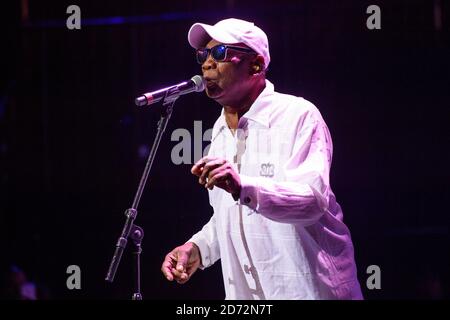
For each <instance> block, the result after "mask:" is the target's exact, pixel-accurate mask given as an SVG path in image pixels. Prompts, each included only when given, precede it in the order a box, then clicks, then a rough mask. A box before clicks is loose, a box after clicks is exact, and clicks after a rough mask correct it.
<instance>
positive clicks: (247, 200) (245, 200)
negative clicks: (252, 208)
mask: <svg viewBox="0 0 450 320" xmlns="http://www.w3.org/2000/svg"><path fill="white" fill-rule="evenodd" d="M251 201H252V199H250V197H245V198H244V203H250V202H251Z"/></svg>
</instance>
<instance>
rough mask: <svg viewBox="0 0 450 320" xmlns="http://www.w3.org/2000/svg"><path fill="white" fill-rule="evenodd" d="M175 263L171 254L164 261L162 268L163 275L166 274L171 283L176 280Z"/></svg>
mask: <svg viewBox="0 0 450 320" xmlns="http://www.w3.org/2000/svg"><path fill="white" fill-rule="evenodd" d="M174 262H175V259H174V256H173V254H172V252H171V253H169V254H168V255H166V258H165V259H164V262H163V264H162V266H161V271H162V273H163V274H164V276H165V277H166V279H167V280H169V281H173V279H174V275H173V273H172V269H173V265H174Z"/></svg>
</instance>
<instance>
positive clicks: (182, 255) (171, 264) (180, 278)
mask: <svg viewBox="0 0 450 320" xmlns="http://www.w3.org/2000/svg"><path fill="white" fill-rule="evenodd" d="M190 255H191V252H190V251H189V250H187V247H186V245H184V246H180V247H177V248H175V249H174V250H173V251H172V252H170V253H169V254H167V255H166V257H165V259H164V262H163V264H162V266H161V271H162V273H163V274H164V276H165V277H166V279H167V280H169V281H173V280H175V281H177V282H178V283H180V284H183V283H185V282H187V281H188V280H189V278H190V276H191V275H192V274H193V273H194V272H195V270H196V269H197V267H198V265H199V264H200V262H199V261H194V263H189V258H190Z"/></svg>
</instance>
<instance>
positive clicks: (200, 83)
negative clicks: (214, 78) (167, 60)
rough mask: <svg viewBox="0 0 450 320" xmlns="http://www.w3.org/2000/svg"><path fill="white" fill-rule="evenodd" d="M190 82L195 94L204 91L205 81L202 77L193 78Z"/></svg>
mask: <svg viewBox="0 0 450 320" xmlns="http://www.w3.org/2000/svg"><path fill="white" fill-rule="evenodd" d="M191 80H192V81H193V82H194V83H195V91H196V92H202V91H203V90H205V79H203V77H202V76H199V75H196V76H193V77H192V78H191Z"/></svg>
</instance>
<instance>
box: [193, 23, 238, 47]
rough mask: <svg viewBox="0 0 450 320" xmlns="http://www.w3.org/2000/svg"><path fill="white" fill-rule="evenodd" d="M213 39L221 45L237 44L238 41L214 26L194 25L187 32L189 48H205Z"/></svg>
mask: <svg viewBox="0 0 450 320" xmlns="http://www.w3.org/2000/svg"><path fill="white" fill-rule="evenodd" d="M211 39H214V40H216V41H219V42H221V43H238V42H239V41H238V40H237V39H236V38H234V37H233V36H231V35H230V34H229V33H227V32H224V31H222V30H220V29H218V28H217V27H215V26H211V25H209V24H204V23H194V24H193V25H192V27H191V28H190V29H189V32H188V41H189V44H190V45H191V47H193V48H194V49H198V48H201V47H205V46H206V45H207V43H208V42H209V41H210V40H211Z"/></svg>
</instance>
